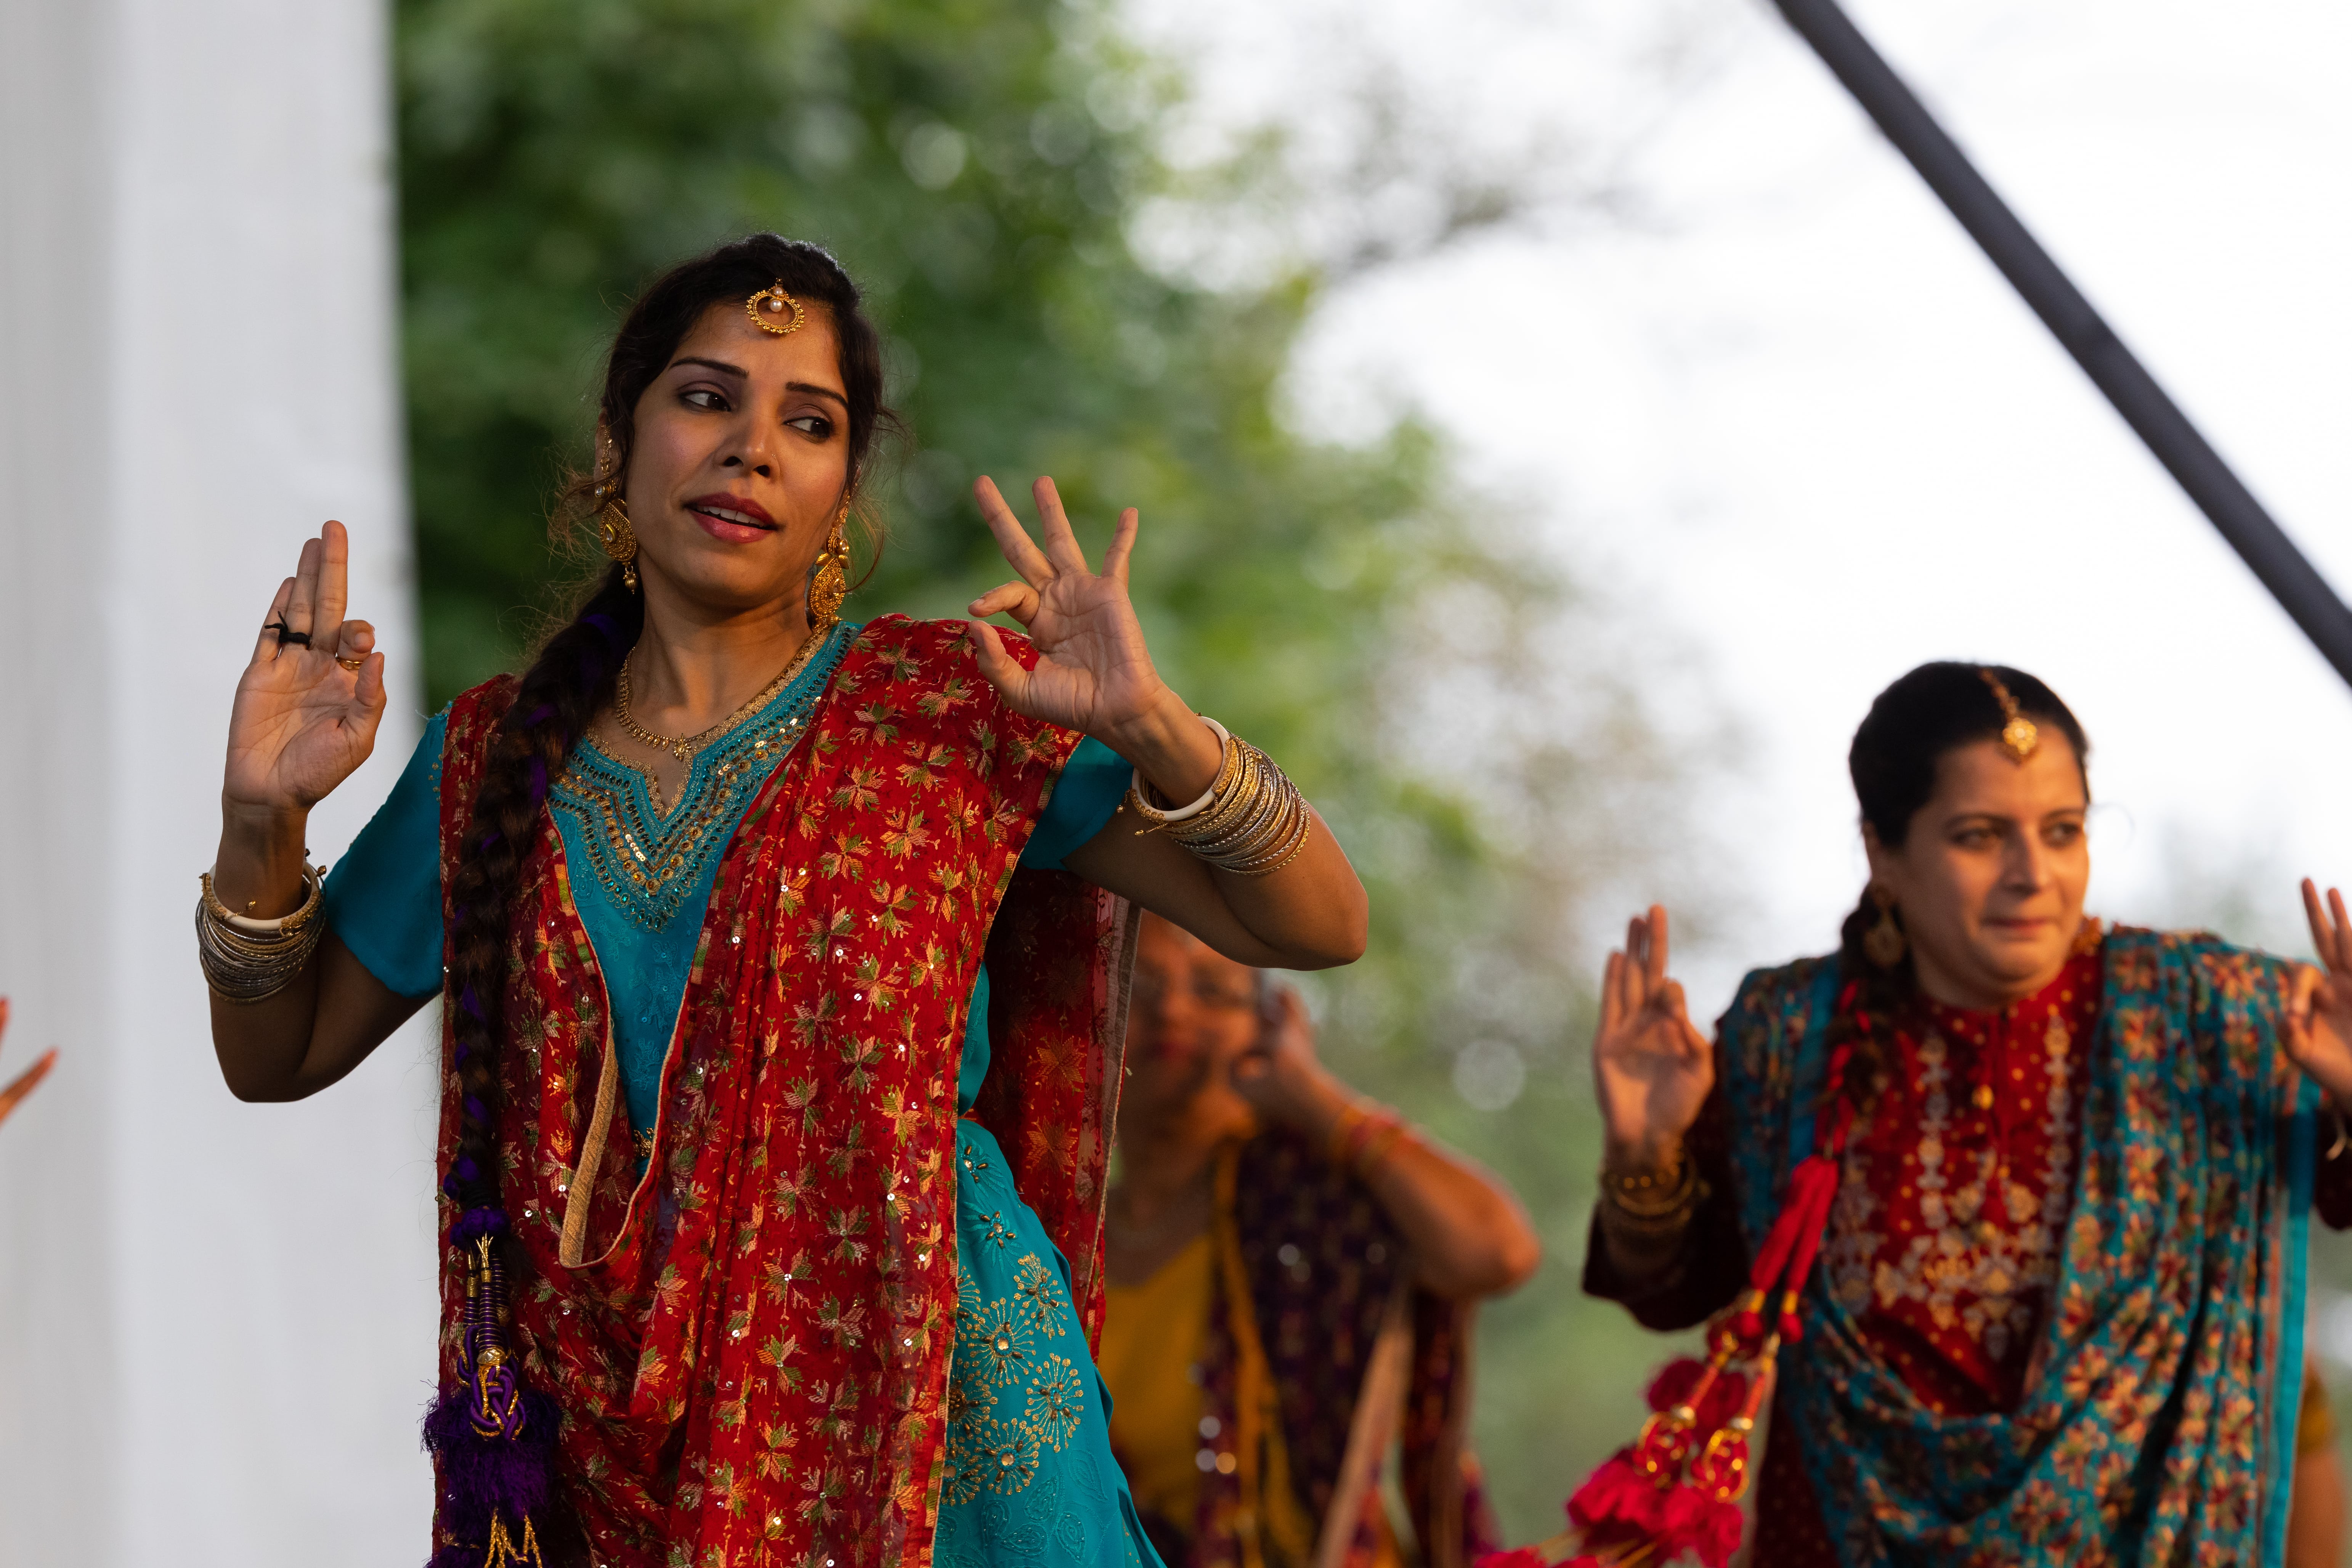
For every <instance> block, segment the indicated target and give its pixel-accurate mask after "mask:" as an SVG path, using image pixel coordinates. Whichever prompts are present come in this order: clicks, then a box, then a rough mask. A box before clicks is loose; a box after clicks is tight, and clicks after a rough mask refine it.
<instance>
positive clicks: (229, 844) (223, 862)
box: [213, 801, 310, 920]
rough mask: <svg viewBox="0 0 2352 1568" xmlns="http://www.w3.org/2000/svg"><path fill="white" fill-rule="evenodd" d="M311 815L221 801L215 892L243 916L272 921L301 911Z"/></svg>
mask: <svg viewBox="0 0 2352 1568" xmlns="http://www.w3.org/2000/svg"><path fill="white" fill-rule="evenodd" d="M309 829H310V813H309V812H307V811H302V810H299V809H296V808H290V807H289V808H284V809H272V808H267V807H252V806H244V805H236V804H232V803H229V802H226V801H225V802H223V803H222V806H221V837H220V850H219V853H218V854H217V855H216V856H215V858H214V861H213V889H214V893H215V896H216V897H217V898H218V899H219V900H221V902H222V903H224V904H226V905H227V906H228V907H229V908H230V909H231V910H236V911H237V912H238V913H241V914H251V915H254V916H256V917H257V918H259V919H263V920H274V919H276V918H277V917H278V916H279V915H283V914H289V913H291V912H292V911H293V910H296V909H297V908H299V907H300V904H301V901H302V895H303V886H302V868H303V867H304V866H305V865H307V864H308V863H309V860H310V849H309V847H308V846H307V844H306V842H305V839H306V838H307V837H308V833H309Z"/></svg>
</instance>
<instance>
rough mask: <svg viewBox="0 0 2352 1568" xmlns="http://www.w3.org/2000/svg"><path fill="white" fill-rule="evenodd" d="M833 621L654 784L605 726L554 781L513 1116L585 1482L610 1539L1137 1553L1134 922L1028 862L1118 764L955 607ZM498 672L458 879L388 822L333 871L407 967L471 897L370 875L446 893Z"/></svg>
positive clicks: (446, 1133) (1071, 1559) (1118, 1566)
mask: <svg viewBox="0 0 2352 1568" xmlns="http://www.w3.org/2000/svg"><path fill="white" fill-rule="evenodd" d="M835 636H836V638H837V645H836V646H831V647H827V648H826V649H825V650H824V653H823V655H822V656H821V657H820V658H817V659H815V660H813V662H812V665H811V668H810V672H809V674H808V676H807V677H804V678H803V680H802V681H796V682H795V683H794V685H793V687H791V688H788V689H786V690H785V691H784V692H782V693H781V694H780V695H779V696H778V698H777V699H776V700H775V701H774V703H772V705H771V707H770V708H769V709H767V710H763V711H762V712H761V714H760V715H757V716H755V717H754V718H753V719H752V720H751V721H749V722H748V723H747V724H746V725H745V726H744V727H743V728H742V729H741V730H740V731H737V732H735V733H733V734H730V736H729V737H728V739H727V742H723V743H722V744H720V745H719V746H714V747H713V748H712V750H711V752H710V753H709V755H708V756H707V757H698V759H697V763H696V773H694V774H693V775H692V776H691V777H690V779H689V784H688V789H687V790H686V791H685V792H683V798H682V799H681V801H680V802H679V803H678V805H677V806H676V807H675V808H674V809H673V811H672V812H671V813H670V814H669V815H668V816H667V818H664V817H660V816H658V815H656V816H648V815H647V809H648V808H647V807H646V804H645V802H644V801H643V800H642V799H641V798H639V797H638V796H633V795H631V793H630V790H629V787H628V786H629V780H628V779H627V778H626V777H625V776H622V774H621V773H614V772H613V769H614V767H615V766H616V764H613V763H611V761H610V759H605V758H602V757H601V754H599V753H596V752H594V751H593V744H589V743H583V751H582V752H580V753H577V754H576V756H575V765H574V767H573V768H572V769H571V770H569V771H568V773H567V775H566V776H565V777H563V778H561V779H558V780H555V781H551V791H550V803H551V804H550V808H549V810H548V811H547V812H546V813H545V814H543V815H542V817H541V832H540V836H539V839H538V842H537V843H536V844H535V845H534V846H533V847H532V848H531V851H530V859H529V862H528V864H527V868H526V872H525V876H524V885H523V890H522V893H521V895H520V898H519V900H518V902H517V907H516V909H515V910H514V914H513V921H512V941H511V970H510V979H509V989H508V993H507V995H506V998H505V1006H504V1011H503V1018H504V1032H505V1041H504V1049H503V1051H502V1054H501V1058H500V1060H501V1068H502V1089H503V1101H502V1104H501V1106H500V1107H499V1122H500V1139H499V1142H500V1147H501V1152H502V1155H503V1158H504V1162H505V1166H506V1168H505V1170H504V1172H503V1173H502V1192H503V1196H504V1202H505V1206H506V1209H507V1211H508V1212H509V1215H512V1216H514V1236H515V1239H516V1241H517V1243H518V1244H519V1248H520V1253H521V1255H522V1257H523V1258H524V1259H525V1260H526V1261H527V1263H528V1268H527V1269H526V1271H525V1273H524V1275H523V1277H522V1278H520V1279H518V1280H517V1281H516V1283H515V1289H514V1292H513V1295H514V1302H513V1313H514V1320H515V1321H514V1325H513V1337H514V1342H515V1344H516V1347H517V1349H518V1350H519V1352H520V1355H521V1357H522V1359H523V1362H524V1364H525V1367H526V1369H527V1371H528V1372H529V1373H530V1376H531V1377H532V1379H533V1380H534V1381H535V1382H536V1383H537V1384H539V1385H540V1386H541V1387H543V1388H546V1389H548V1390H549V1391H550V1392H551V1393H552V1394H554V1395H555V1396H556V1398H557V1400H558V1401H559V1402H560V1404H561V1405H562V1410H563V1426H562V1436H561V1440H560V1445H559V1456H560V1458H559V1479H560V1484H561V1486H562V1491H563V1493H564V1502H565V1503H566V1505H567V1506H568V1510H569V1511H570V1512H571V1513H572V1515H573V1516H574V1517H575V1518H576V1519H577V1521H579V1523H580V1525H581V1527H582V1529H583V1531H584V1533H585V1536H586V1544H587V1547H588V1549H589V1551H590V1552H591V1554H592V1556H593V1559H594V1561H596V1562H598V1563H611V1564H614V1565H615V1568H670V1565H672V1564H678V1565H691V1568H705V1565H706V1564H708V1565H712V1568H718V1565H722V1564H725V1565H732V1564H745V1565H750V1564H754V1563H790V1564H794V1565H803V1564H817V1563H832V1564H834V1565H835V1568H850V1565H851V1564H858V1565H866V1564H877V1565H878V1564H908V1565H912V1568H921V1565H922V1564H925V1563H928V1562H929V1560H930V1559H931V1557H932V1556H933V1554H934V1552H935V1551H936V1552H937V1553H938V1554H939V1555H940V1557H941V1558H942V1559H943V1560H946V1561H949V1562H955V1563H999V1562H1005V1563H1010V1562H1013V1561H1018V1562H1021V1563H1040V1564H1077V1563H1085V1564H1088V1565H1099V1568H1127V1565H1129V1564H1134V1563H1138V1562H1143V1563H1150V1562H1152V1561H1153V1558H1152V1555H1151V1552H1150V1546H1149V1545H1148V1543H1145V1542H1143V1541H1142V1538H1141V1535H1140V1530H1139V1526H1138V1525H1137V1523H1136V1521H1135V1519H1134V1513H1133V1507H1132V1504H1131V1502H1130V1501H1129V1498H1128V1494H1127V1489H1126V1485H1125V1482H1124V1479H1122V1478H1121V1477H1120V1476H1119V1474H1118V1468H1117V1466H1116V1465H1115V1463H1114V1462H1113V1461H1112V1460H1111V1458H1110V1454H1109V1447H1108V1436H1107V1432H1106V1425H1105V1413H1104V1411H1103V1409H1102V1400H1101V1391H1100V1384H1099V1380H1098V1379H1097V1377H1096V1375H1095V1371H1094V1366H1093V1361H1092V1355H1091V1351H1090V1348H1089V1337H1090V1334H1091V1332H1092V1331H1093V1329H1094V1327H1095V1326H1096V1325H1097V1322H1098V1317H1099V1303H1100V1296H1101V1284H1100V1245H1099V1224H1100V1206H1101V1193H1102V1174H1103V1166H1104V1162H1105V1159H1106V1157H1107V1155H1108V1134H1109V1129H1110V1126H1111V1122H1112V1117H1113V1111H1114V1108H1115V1096H1116V1086H1117V1080H1118V1063H1117V1042H1118V1037H1119V1033H1120V1030H1121V1027H1122V1026H1123V1021H1124V1005H1125V1002H1124V998H1125V973H1126V967H1127V960H1128V950H1127V942H1128V936H1129V921H1128V917H1127V910H1126V909H1125V908H1124V906H1123V905H1122V904H1121V902H1120V901H1119V900H1116V899H1113V898H1111V897H1110V896H1109V895H1108V894H1105V893H1103V892H1101V891H1100V890H1099V889H1094V888H1092V887H1090V886H1088V885H1087V884H1085V883H1083V882H1081V881H1079V880H1078V879H1076V878H1074V877H1072V876H1069V875H1068V874H1067V873H1065V872H1062V871H1059V870H1055V869H1047V868H1030V869H1024V868H1023V866H1024V847H1027V846H1028V845H1029V843H1030V840H1031V838H1032V836H1033V834H1035V833H1038V832H1039V831H1040V824H1041V822H1045V823H1047V824H1048V826H1049V827H1051V826H1052V824H1051V823H1050V821H1049V819H1050V818H1051V817H1052V816H1053V815H1054V814H1053V812H1052V810H1051V807H1050V806H1049V800H1050V799H1051V798H1052V797H1054V796H1055V795H1056V793H1057V784H1059V783H1063V782H1066V781H1067V780H1068V779H1070V778H1072V777H1075V776H1080V775H1085V783H1084V786H1083V787H1084V791H1085V793H1086V794H1087V795H1089V796H1090V797H1091V798H1092V799H1093V802H1094V804H1093V805H1092V806H1091V807H1090V808H1089V809H1088V810H1087V811H1085V812H1081V813H1079V814H1078V815H1080V816H1087V817H1088V822H1087V823H1082V824H1078V825H1076V826H1075V827H1074V826H1073V825H1072V824H1071V823H1070V822H1063V823H1061V824H1060V826H1059V831H1060V832H1061V833H1062V835H1063V837H1064V839H1065V840H1066V841H1064V842H1061V843H1060V844H1059V845H1058V847H1056V848H1055V852H1054V857H1053V858H1055V859H1056V860H1057V859H1058V858H1059V854H1060V853H1062V852H1065V851H1066V850H1067V849H1068V848H1070V847H1075V844H1076V842H1082V841H1083V839H1084V838H1085V837H1090V836H1091V833H1092V832H1093V831H1094V829H1096V828H1098V827H1099V826H1101V824H1102V822H1103V821H1104V820H1107V819H1108V816H1109V813H1110V810H1111V809H1113V808H1114V807H1115V805H1116V801H1117V789H1118V786H1119V785H1123V784H1124V778H1125V773H1124V770H1123V769H1121V768H1105V767H1103V766H1102V765H1101V761H1102V760H1101V759H1100V758H1097V759H1094V760H1093V762H1092V763H1090V764H1089V766H1090V768H1091V772H1089V767H1081V766H1079V765H1076V764H1074V763H1073V762H1072V753H1073V751H1074V749H1076V747H1077V746H1078V744H1079V742H1078V737H1077V736H1076V735H1074V734H1071V733H1068V732H1066V731H1060V730H1056V729H1055V728H1053V727H1052V726H1050V725H1045V724H1043V723H1039V722H1035V721H1029V720H1024V719H1022V718H1020V717H1019V716H1017V715H1015V714H1013V713H1012V712H1010V711H1009V710H1005V709H1004V708H1003V706H1002V705H1001V704H1000V703H999V702H998V701H997V700H996V696H995V693H994V691H993V689H992V688H990V687H989V686H988V684H987V683H986V682H985V681H984V680H982V679H981V678H980V676H979V675H978V673H977V671H976V670H975V669H974V668H973V663H972V658H971V647H970V645H969V642H968V640H967V638H966V636H965V633H964V629H963V626H962V625H961V623H940V624H935V623H919V622H913V621H908V620H906V619H904V618H901V617H895V616H894V617H887V618H885V619H883V620H880V621H877V622H875V623H873V624H871V625H869V626H866V627H865V628H863V630H862V631H859V630H857V629H856V628H844V630H843V631H841V632H839V633H836V634H835ZM1008 643H1009V644H1010V645H1011V646H1012V647H1013V648H1014V649H1015V651H1016V654H1017V656H1019V657H1023V658H1034V654H1032V653H1031V652H1030V650H1029V649H1028V647H1027V646H1026V645H1025V644H1024V643H1021V642H1019V641H1018V640H1017V639H1008ZM512 689H513V687H512V683H511V682H510V681H494V682H491V683H489V684H488V685H487V686H484V687H480V688H477V689H475V690H473V691H470V692H468V693H467V694H466V695H465V696H464V697H461V698H459V699H458V700H457V702H456V703H455V704H453V706H452V707H451V709H450V710H449V712H448V714H447V716H446V721H445V722H444V723H443V724H442V725H441V726H440V731H441V733H440V745H439V747H438V750H437V757H436V758H435V759H427V760H426V761H425V765H424V767H423V768H422V769H421V770H418V772H419V777H420V780H421V782H422V784H429V785H430V786H431V790H432V795H433V796H434V797H435V798H436V800H437V803H438V816H439V821H438V823H437V825H436V826H437V840H438V855H437V865H436V867H435V868H434V869H433V870H432V872H430V873H429V874H428V873H425V872H424V871H423V870H422V869H421V868H419V867H417V866H416V865H415V864H414V857H413V856H412V857H405V858H404V857H401V856H398V855H393V854H387V853H386V851H385V848H384V847H383V845H382V844H380V843H378V844H371V843H369V842H366V841H364V840H363V842H362V844H360V845H358V846H355V847H354V852H353V854H352V857H349V858H347V862H346V865H345V866H344V867H340V868H338V869H337V875H336V878H335V879H334V880H333V884H332V886H331V900H330V903H331V919H333V920H335V921H336V923H337V930H338V931H339V932H348V933H349V934H348V935H347V936H346V942H347V945H351V946H352V949H353V951H354V952H356V953H358V954H359V955H360V956H361V958H362V962H367V963H371V965H372V967H373V966H374V965H376V964H382V965H383V968H380V969H379V970H378V973H379V974H380V976H383V977H384V978H386V982H387V984H393V986H394V989H395V990H404V991H405V992H406V994H422V993H423V991H424V990H425V989H426V987H427V985H437V977H434V978H429V979H428V978H427V977H426V976H424V975H418V974H413V973H412V974H406V975H404V976H402V977H400V978H395V977H394V976H393V975H388V974H385V970H387V969H392V970H397V969H398V968H399V962H398V960H397V958H396V957H394V956H390V955H393V954H394V953H396V952H398V951H400V950H402V949H403V948H404V947H414V946H415V942H413V941H410V940H407V939H404V938H402V937H401V936H400V935H399V931H401V930H403V929H406V928H412V927H415V926H416V925H417V924H418V923H419V922H420V921H423V923H425V924H428V925H432V926H436V927H437V926H438V924H439V923H440V922H441V921H442V918H443V916H444V915H445V914H446V911H444V910H439V909H437V908H436V909H434V910H432V913H431V915H430V916H427V917H419V916H416V915H415V912H414V911H410V912H409V913H408V914H407V915H404V916H402V915H397V914H395V915H391V916H387V915H386V914H385V913H384V904H383V900H385V899H392V898H394V897H395V893H396V891H397V889H401V888H403V887H405V888H407V889H410V893H411V895H412V897H411V901H413V894H414V890H415V889H416V888H419V887H423V888H429V889H431V890H432V896H433V898H434V899H435V900H436V903H437V900H438V899H439V897H440V895H439V889H440V888H441V887H443V886H446V883H447V881H448V877H447V875H446V870H447V868H448V867H449V866H450V865H452V864H454V859H455V856H456V853H457V845H459V844H460V843H462V842H463V841H464V839H465V837H466V834H467V827H468V817H469V811H470V805H471V802H472V798H473V795H474V792H475V787H476V784H477V783H478V778H479V776H480V770H481V767H482V763H483V758H484V755H485V753H486V751H487V747H488V739H489V736H490V734H491V732H492V731H493V729H494V727H495V725H496V723H497V721H498V720H499V715H500V714H501V713H502V712H503V711H504V709H505V706H506V704H507V703H508V702H509V701H510V700H511V698H512ZM1093 749H1094V750H1097V751H1099V748H1093ZM436 761H437V767H438V773H437V776H436V775H435V774H434V772H433V769H434V766H435V764H436ZM1107 780H1109V781H1114V782H1111V783H1110V784H1108V791H1107V793H1108V798H1107V800H1106V799H1105V798H1104V797H1105V795H1106V781H1107ZM638 793H639V796H641V795H642V791H641V789H640V791H639V792H638ZM1070 798H1075V796H1074V795H1065V801H1066V802H1067V800H1068V799H1070ZM1061 815H1062V816H1065V817H1067V816H1070V815H1071V813H1070V812H1069V810H1067V809H1065V810H1064V811H1063V812H1062V813H1061ZM372 831H373V829H372ZM371 868H373V869H371ZM372 919H373V920H375V921H381V922H386V923H385V926H384V928H383V929H389V930H391V931H393V934H392V935H391V936H390V937H385V936H384V935H383V929H379V930H378V931H376V933H375V935H374V936H373V937H372V936H371V935H370V934H369V932H368V931H366V930H365V929H363V928H366V927H367V926H368V924H369V921H371V920H372ZM677 931H686V932H688V933H690V940H689V941H688V942H679V941H678V940H677ZM434 934H435V936H436V938H437V934H438V932H437V930H436V931H435V933H434ZM411 935H412V936H413V931H412V932H411ZM371 942H373V943H374V945H373V947H371V945H370V944H371ZM372 953H373V956H372ZM681 955H682V956H681ZM983 961H985V966H986V967H985V969H983V967H982V965H983ZM409 967H410V968H412V969H414V968H415V967H416V966H415V963H411V964H410V966H409ZM671 968H675V969H676V970H677V973H675V974H672V973H669V971H670V969H671ZM403 979H405V980H406V982H407V983H406V984H403V983H402V980H403ZM665 996H669V997H674V998H675V1000H672V1001H668V1002H664V1001H663V1000H662V998H664V997H665ZM982 1014H984V1016H980V1015H982ZM648 1026H650V1033H648ZM445 1042H446V1027H445ZM649 1042H651V1043H649ZM446 1048H447V1047H446V1044H445V1063H444V1068H445V1082H446V1086H447V1087H446V1090H445V1094H444V1113H443V1125H442V1140H441V1144H442V1147H441V1159H442V1163H443V1164H444V1166H445V1167H446V1164H447V1163H448V1162H449V1160H450V1159H451V1158H452V1157H453V1154H454V1150H455V1147H456V1136H457V1100H456V1095H457V1087H456V1080H455V1079H454V1078H448V1077H446V1068H447V1061H446ZM641 1150H642V1152H640V1151H641ZM463 1289H464V1280H463V1278H462V1276H461V1275H460V1274H459V1273H458V1272H457V1270H455V1269H454V1268H452V1269H451V1270H450V1271H449V1272H448V1273H447V1274H446V1276H445V1279H444V1290H445V1294H446V1296H447V1297H448V1298H449V1302H448V1304H449V1305H450V1306H452V1307H454V1305H455V1302H456V1300H457V1297H458V1296H459V1295H460V1294H461V1293H462V1291H463ZM444 1321H445V1322H455V1321H457V1314H456V1313H455V1312H454V1311H449V1312H446V1313H445V1317H444ZM455 1354H456V1346H455V1342H454V1341H452V1342H449V1343H447V1344H445V1346H444V1366H443V1378H444V1382H445V1384H447V1383H449V1382H451V1381H453V1380H455V1379H456V1378H457V1374H458V1369H457V1364H456V1362H455V1360H454V1359H453V1358H454V1357H455Z"/></svg>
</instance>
